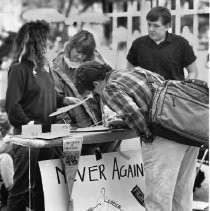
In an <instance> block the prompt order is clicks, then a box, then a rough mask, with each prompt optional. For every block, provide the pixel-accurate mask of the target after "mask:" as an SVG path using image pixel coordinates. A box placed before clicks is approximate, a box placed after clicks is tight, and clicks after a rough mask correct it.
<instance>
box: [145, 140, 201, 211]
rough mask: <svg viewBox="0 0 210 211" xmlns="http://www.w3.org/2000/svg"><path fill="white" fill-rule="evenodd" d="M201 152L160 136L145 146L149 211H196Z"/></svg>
mask: <svg viewBox="0 0 210 211" xmlns="http://www.w3.org/2000/svg"><path fill="white" fill-rule="evenodd" d="M198 151H199V148H196V147H192V146H188V145H183V144H179V143H177V142H173V141H170V140H166V139H164V138H160V137H155V139H154V141H153V143H146V144H145V143H142V159H143V163H144V170H145V210H146V211H192V202H193V185H194V181H195V173H196V160H197V155H198Z"/></svg>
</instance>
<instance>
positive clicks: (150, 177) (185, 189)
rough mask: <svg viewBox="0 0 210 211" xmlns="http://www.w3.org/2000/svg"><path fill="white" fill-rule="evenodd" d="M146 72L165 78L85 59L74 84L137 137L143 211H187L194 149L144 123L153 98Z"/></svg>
mask: <svg viewBox="0 0 210 211" xmlns="http://www.w3.org/2000/svg"><path fill="white" fill-rule="evenodd" d="M149 76H150V77H152V78H153V80H154V81H155V82H157V83H160V82H163V80H164V79H163V77H161V76H160V75H159V74H156V73H152V72H151V71H148V70H145V69H143V68H139V67H138V68H132V69H125V70H118V71H114V72H113V71H112V69H111V68H110V67H109V66H107V65H103V64H99V63H97V62H86V63H85V64H83V65H81V66H80V67H79V68H78V71H77V74H76V83H77V84H78V85H79V86H80V87H82V86H83V89H85V90H89V91H92V92H96V93H98V94H100V95H101V96H102V99H103V101H104V103H105V104H106V105H107V106H109V107H110V109H112V110H113V111H115V112H116V113H117V114H118V115H119V117H120V118H121V119H122V120H124V122H125V123H126V124H127V125H128V126H129V127H130V128H132V129H134V130H135V131H136V133H137V134H138V135H139V136H140V138H141V141H142V147H141V152H142V159H143V163H144V172H145V192H144V202H145V210H146V211H172V210H174V211H175V210H176V211H192V202H193V185H194V181H195V172H196V160H197V159H196V158H197V155H198V150H199V148H197V147H193V146H189V145H185V144H180V143H178V142H175V141H173V140H172V139H171V140H169V139H166V138H163V137H160V136H155V135H153V134H152V132H151V131H150V128H149V125H148V122H149V121H148V119H149V117H148V113H149V108H150V106H151V103H152V97H153V92H152V90H151V87H150V86H149V84H148V81H147V78H148V77H149ZM154 88H155V87H154ZM111 123H112V124H111ZM113 123H114V122H113V121H111V122H109V124H110V125H114V124H113ZM117 123H118V124H119V120H117ZM120 124H121V125H123V122H121V123H120Z"/></svg>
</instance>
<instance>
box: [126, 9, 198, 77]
mask: <svg viewBox="0 0 210 211" xmlns="http://www.w3.org/2000/svg"><path fill="white" fill-rule="evenodd" d="M146 19H147V25H148V35H146V36H142V37H139V38H137V39H136V40H134V41H133V43H132V46H131V48H130V49H129V52H128V54H127V67H128V68H129V67H136V66H140V67H142V68H144V69H147V70H150V71H152V72H155V73H158V74H160V75H162V76H163V77H164V78H165V79H166V80H168V79H170V80H185V79H186V80H187V79H195V78H196V77H197V76H198V70H197V66H196V56H195V55H194V52H193V49H192V46H190V45H189V42H188V41H187V40H186V39H185V38H183V37H181V36H179V35H175V34H172V33H169V32H168V30H169V28H170V25H171V13H170V11H169V10H168V9H167V8H165V7H160V6H157V7H154V8H152V9H151V10H150V11H149V12H148V14H147V16H146ZM184 68H186V70H187V72H188V75H187V77H186V78H185V75H184Z"/></svg>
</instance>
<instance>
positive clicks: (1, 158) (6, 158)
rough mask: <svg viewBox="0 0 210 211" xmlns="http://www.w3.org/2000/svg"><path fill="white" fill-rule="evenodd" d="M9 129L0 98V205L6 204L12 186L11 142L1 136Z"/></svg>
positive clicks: (3, 102) (3, 104) (3, 101)
mask: <svg viewBox="0 0 210 211" xmlns="http://www.w3.org/2000/svg"><path fill="white" fill-rule="evenodd" d="M9 131H11V126H10V123H9V120H8V117H7V114H6V111H5V100H4V99H3V100H0V203H1V205H0V207H1V206H5V205H6V204H7V197H8V192H9V190H10V189H11V188H12V186H13V176H14V166H13V159H12V154H11V149H12V144H10V143H5V142H3V141H2V138H3V137H4V136H6V134H8V133H9Z"/></svg>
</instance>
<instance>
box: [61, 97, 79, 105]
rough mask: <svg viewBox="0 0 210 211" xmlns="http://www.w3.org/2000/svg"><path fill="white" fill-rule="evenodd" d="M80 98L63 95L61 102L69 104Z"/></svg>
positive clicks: (76, 101) (75, 102) (77, 101)
mask: <svg viewBox="0 0 210 211" xmlns="http://www.w3.org/2000/svg"><path fill="white" fill-rule="evenodd" d="M80 102H81V100H80V99H79V98H76V97H65V98H64V100H63V104H64V105H71V104H77V103H80Z"/></svg>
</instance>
